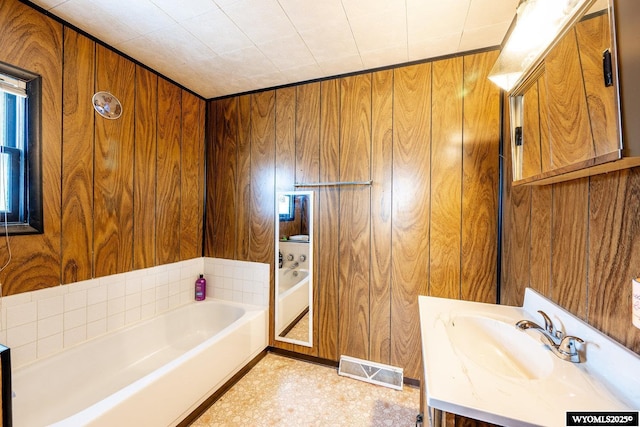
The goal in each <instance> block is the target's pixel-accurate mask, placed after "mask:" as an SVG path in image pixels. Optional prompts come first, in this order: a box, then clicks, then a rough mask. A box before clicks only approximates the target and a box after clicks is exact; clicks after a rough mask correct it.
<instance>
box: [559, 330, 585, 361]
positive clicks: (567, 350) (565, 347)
mask: <svg viewBox="0 0 640 427" xmlns="http://www.w3.org/2000/svg"><path fill="white" fill-rule="evenodd" d="M576 342H579V343H580V344H582V343H584V340H583V339H582V338H578V337H574V336H573V335H567V336H565V337H564V338H562V341H560V344H559V345H558V351H559V352H560V353H561V354H563V355H564V356H567V357H568V358H569V360H570V361H572V362H574V363H578V362H580V354H579V353H578V350H577V349H576Z"/></svg>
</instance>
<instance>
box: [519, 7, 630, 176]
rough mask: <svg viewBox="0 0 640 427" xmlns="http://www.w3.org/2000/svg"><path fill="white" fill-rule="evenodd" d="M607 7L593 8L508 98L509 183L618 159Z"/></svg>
mask: <svg viewBox="0 0 640 427" xmlns="http://www.w3.org/2000/svg"><path fill="white" fill-rule="evenodd" d="M610 22H611V17H610V14H609V7H608V2H606V1H605V2H596V4H594V6H593V7H592V9H591V10H590V11H589V13H588V14H587V15H585V16H584V17H582V19H580V21H579V22H577V23H576V24H575V25H574V26H573V28H571V29H570V30H569V31H568V32H567V33H566V34H565V35H564V36H562V37H561V38H560V39H559V40H558V41H557V42H556V43H555V45H554V46H553V48H552V49H551V50H550V51H549V52H548V54H547V56H546V57H545V58H544V60H543V61H542V63H541V64H540V66H539V67H538V68H537V69H536V70H535V71H534V72H532V73H531V75H530V76H529V77H528V78H527V79H526V80H525V81H524V82H523V84H522V85H521V86H520V87H519V88H516V89H515V90H514V92H513V93H512V94H511V96H510V112H511V125H512V126H511V132H512V133H511V141H512V144H511V149H512V158H513V168H514V169H513V177H514V181H519V182H520V183H527V182H531V183H537V182H540V183H543V182H542V181H541V180H544V179H550V178H553V177H557V176H560V175H563V174H566V173H569V172H573V171H578V170H581V169H584V168H587V167H590V166H593V165H598V164H603V163H607V162H611V161H615V160H617V159H619V158H620V155H621V146H620V135H619V134H618V110H617V104H616V95H617V93H616V86H615V72H614V70H615V65H614V62H613V61H615V52H614V47H613V43H612V36H611V25H610Z"/></svg>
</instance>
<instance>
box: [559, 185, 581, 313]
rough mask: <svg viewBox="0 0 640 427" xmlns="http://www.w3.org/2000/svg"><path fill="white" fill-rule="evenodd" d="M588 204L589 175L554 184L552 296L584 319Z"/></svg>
mask: <svg viewBox="0 0 640 427" xmlns="http://www.w3.org/2000/svg"><path fill="white" fill-rule="evenodd" d="M588 207H589V178H583V179H579V180H574V181H567V182H564V183H561V184H558V185H555V186H554V188H553V207H552V214H551V215H552V217H551V224H552V237H551V238H552V242H553V253H552V254H553V255H552V256H553V258H552V262H551V281H552V282H551V283H552V285H551V296H552V299H553V300H554V301H556V302H558V303H559V304H560V305H562V306H563V307H567V308H568V309H569V311H571V312H572V313H574V314H575V315H577V316H578V317H580V318H582V319H586V318H587V313H586V308H587V228H588V224H589V223H588V221H589V218H588ZM560 254H563V255H560Z"/></svg>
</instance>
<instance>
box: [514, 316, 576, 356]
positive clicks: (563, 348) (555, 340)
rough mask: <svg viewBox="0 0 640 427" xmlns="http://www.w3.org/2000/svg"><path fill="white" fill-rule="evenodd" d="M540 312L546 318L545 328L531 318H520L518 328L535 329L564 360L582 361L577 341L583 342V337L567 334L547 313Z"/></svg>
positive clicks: (554, 352)
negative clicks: (558, 327) (556, 325)
mask: <svg viewBox="0 0 640 427" xmlns="http://www.w3.org/2000/svg"><path fill="white" fill-rule="evenodd" d="M538 313H540V315H541V316H542V318H543V319H544V328H543V327H541V326H539V325H538V324H537V323H535V322H533V321H531V320H526V319H525V320H520V321H519V322H517V323H516V328H518V329H520V330H521V331H524V330H526V329H533V330H536V331H538V332H540V334H542V336H543V337H544V338H545V340H546V343H545V344H546V345H547V346H548V347H549V348H550V349H551V352H552V353H553V354H555V355H556V356H558V357H559V358H560V359H562V360H567V361H569V362H573V363H580V353H578V350H577V348H576V342H578V343H581V344H582V343H583V342H584V341H583V340H582V339H581V338H578V337H574V336H572V335H565V334H564V332H562V331H560V330H558V329H556V327H555V326H554V325H553V322H552V321H551V319H550V318H549V316H547V314H546V313H545V312H544V311H542V310H538Z"/></svg>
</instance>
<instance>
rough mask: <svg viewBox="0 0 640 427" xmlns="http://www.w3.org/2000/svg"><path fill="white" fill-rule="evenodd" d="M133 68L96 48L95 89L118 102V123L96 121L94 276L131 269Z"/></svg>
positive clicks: (116, 56)
mask: <svg viewBox="0 0 640 427" xmlns="http://www.w3.org/2000/svg"><path fill="white" fill-rule="evenodd" d="M134 81H135V65H134V64H133V63H132V62H131V61H129V60H128V59H125V58H123V57H120V56H119V55H118V54H116V53H115V52H113V51H111V50H108V49H107V48H105V47H103V46H101V45H97V49H96V88H98V90H108V91H110V92H111V93H113V94H114V95H115V96H116V97H117V98H118V99H119V100H120V102H121V103H122V105H123V112H122V116H120V118H119V119H118V120H108V119H105V118H102V117H99V116H98V117H96V121H95V129H96V131H95V132H96V134H95V178H94V179H95V185H94V193H93V194H94V209H95V210H94V213H95V217H94V244H93V249H94V268H95V275H96V277H101V276H106V275H109V274H115V273H123V272H126V271H130V270H131V269H132V265H133V239H132V238H131V236H132V235H133V155H134V153H133V142H134V133H133V123H134V121H133V120H134V110H133V106H134V105H135V104H134Z"/></svg>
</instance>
